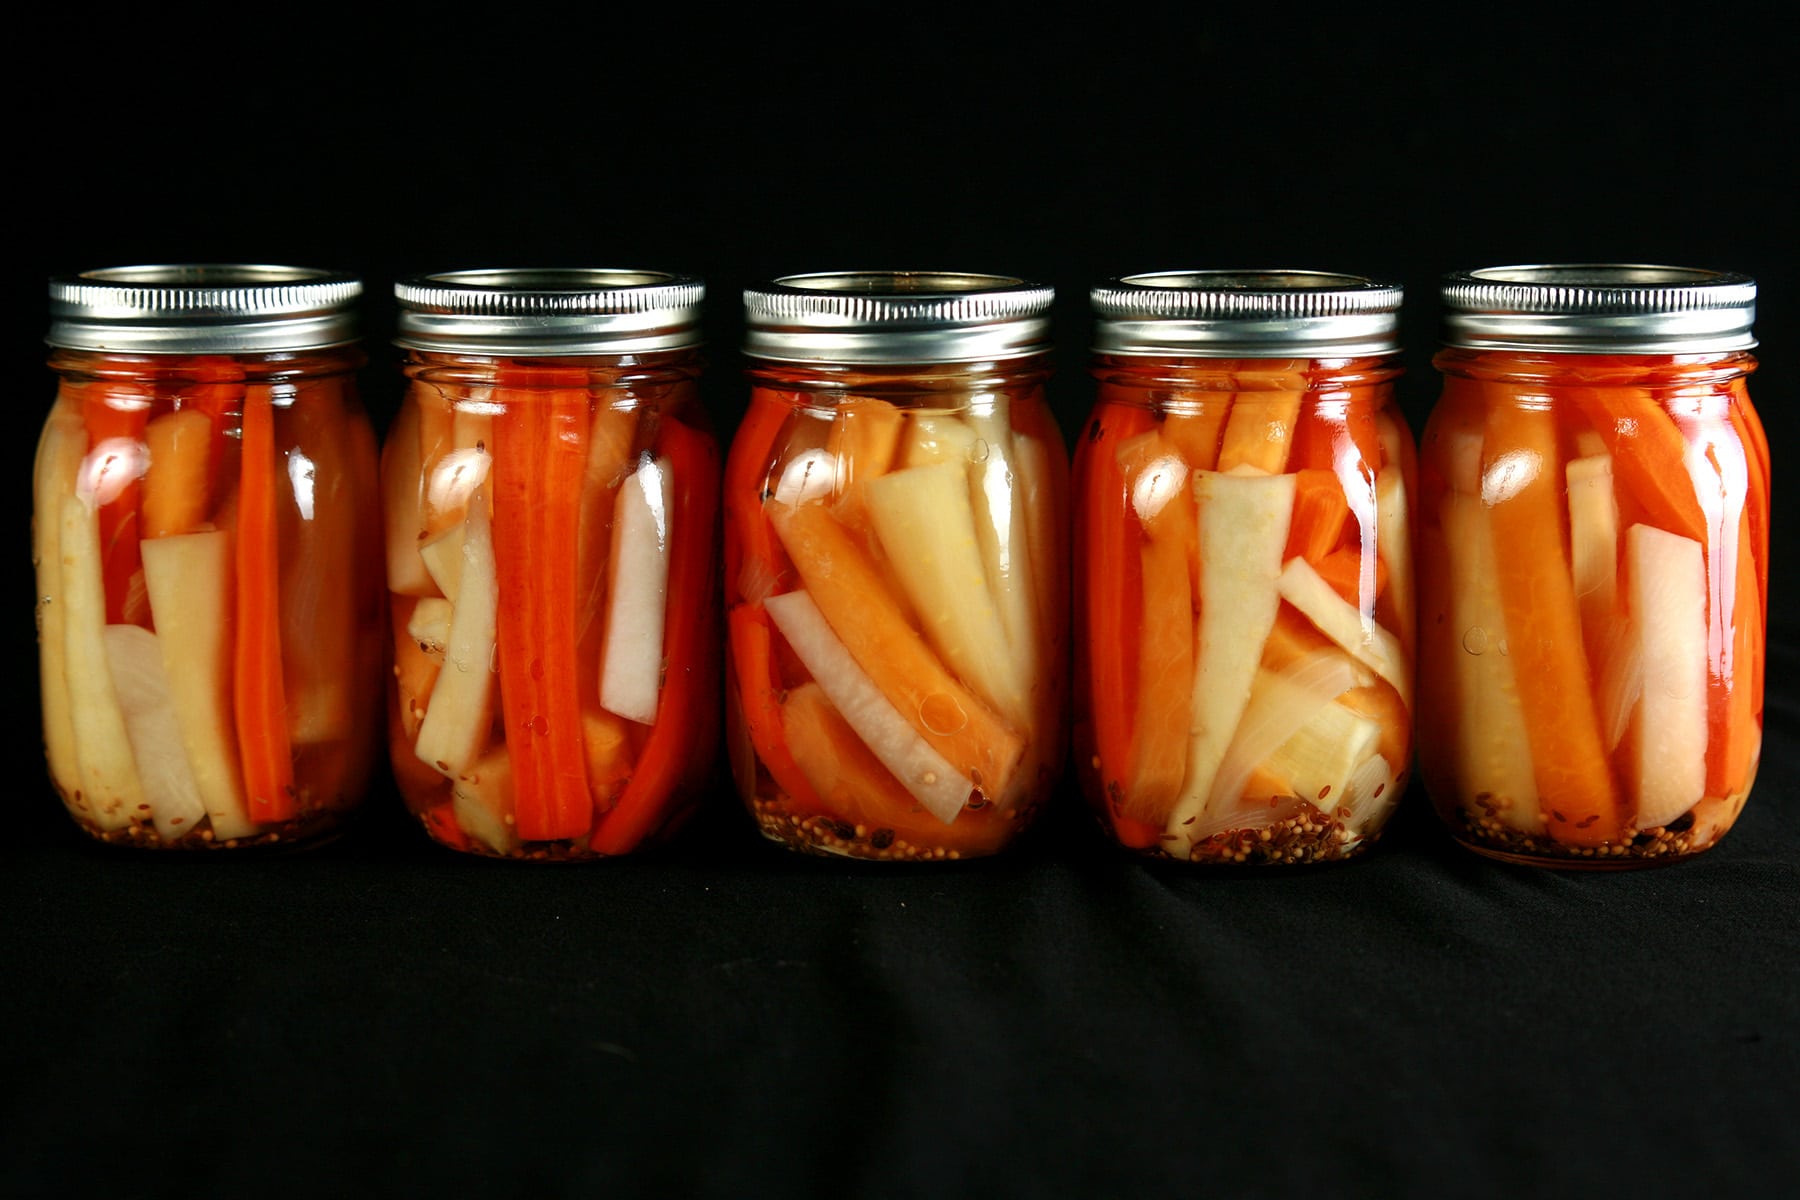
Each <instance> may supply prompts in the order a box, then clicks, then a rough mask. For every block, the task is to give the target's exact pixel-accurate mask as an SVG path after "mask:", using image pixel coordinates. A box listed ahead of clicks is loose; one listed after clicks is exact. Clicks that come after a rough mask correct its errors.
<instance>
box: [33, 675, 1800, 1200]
mask: <svg viewBox="0 0 1800 1200" xmlns="http://www.w3.org/2000/svg"><path fill="white" fill-rule="evenodd" d="M1772 665H1773V669H1772V671H1771V678H1772V679H1774V680H1776V681H1783V680H1786V679H1791V678H1792V677H1793V673H1794V668H1795V667H1796V666H1797V665H1800V663H1797V662H1796V656H1795V654H1794V651H1793V650H1792V648H1791V647H1786V646H1784V647H1780V648H1778V653H1777V657H1776V659H1775V661H1774V663H1773V664H1772ZM1771 700H1772V702H1771V704H1770V707H1769V737H1768V741H1767V743H1766V745H1765V749H1764V760H1763V761H1764V766H1763V770H1762V775H1761V778H1760V780H1759V783H1758V786H1757V790H1756V792H1755V793H1754V794H1753V796H1752V800H1751V803H1750V804H1749V806H1748V807H1747V809H1746V811H1745V813H1744V815H1743V817H1742V818H1741V820H1740V822H1739V825H1738V827H1737V828H1736V829H1735V830H1734V831H1733V832H1732V833H1731V834H1730V836H1729V837H1728V838H1727V839H1726V840H1725V841H1724V842H1722V843H1721V844H1720V845H1719V846H1718V847H1717V848H1715V849H1714V850H1712V851H1710V852H1708V853H1707V854H1705V855H1703V856H1701V857H1700V858H1697V859H1695V860H1693V861H1691V862H1689V863H1685V864H1680V865H1676V866H1670V867H1658V868H1652V869H1646V870H1640V871H1634V872H1629V873H1602V874H1582V873H1563V872H1553V871H1545V870H1534V869H1530V868H1523V867H1512V866H1505V865H1501V864H1496V863H1491V862H1488V861H1486V860H1484V859H1481V858H1478V857H1476V856H1474V855H1472V854H1470V853H1468V852H1466V851H1464V850H1462V849H1461V848H1459V847H1457V846H1455V845H1453V844H1452V843H1450V842H1449V840H1448V838H1447V837H1446V836H1445V835H1444V834H1443V833H1442V832H1441V831H1440V829H1439V827H1438V826H1437V824H1436V818H1435V816H1434V815H1433V814H1432V813H1431V812H1430V811H1429V810H1428V808H1426V807H1425V805H1424V802H1423V798H1422V797H1421V796H1419V795H1418V794H1417V792H1416V791H1415V792H1414V793H1413V794H1411V795H1409V796H1408V797H1407V799H1406V801H1405V803H1404V804H1403V807H1402V808H1401V810H1400V812H1399V813H1398V815H1397V816H1396V818H1395V821H1394V823H1393V825H1392V826H1391V827H1390V830H1389V835H1388V836H1387V837H1386V838H1385V839H1384V840H1383V841H1382V842H1381V843H1379V844H1378V845H1377V846H1376V847H1375V849H1374V850H1373V851H1372V852H1371V853H1370V854H1369V855H1368V856H1367V857H1366V858H1364V859H1363V860H1361V861H1357V862H1353V863H1347V864H1339V865H1333V866H1324V867H1312V868H1295V869H1289V870H1278V869H1264V870H1258V871H1245V872H1229V871H1202V870H1191V869H1182V868H1179V867H1176V866H1173V865H1166V866H1159V865H1154V864H1146V863H1143V862H1141V861H1139V860H1137V859H1135V858H1131V857H1128V856H1126V855H1124V854H1122V853H1119V852H1115V851H1112V850H1111V849H1109V848H1108V847H1107V846H1106V845H1105V844H1104V843H1103V842H1102V841H1101V839H1100V838H1099V836H1098V834H1097V832H1096V830H1095V829H1094V827H1093V826H1092V825H1091V823H1090V822H1089V820H1088V818H1087V815H1086V813H1085V811H1084V810H1081V809H1080V808H1079V805H1078V803H1077V801H1076V799H1075V797H1074V796H1073V795H1072V794H1070V793H1067V792H1065V793H1063V794H1061V795H1059V797H1058V800H1059V803H1058V804H1057V805H1056V806H1055V807H1054V808H1053V809H1052V810H1051V811H1050V812H1049V813H1048V814H1047V815H1046V818H1045V819H1044V821H1043V822H1042V824H1041V825H1040V826H1039V827H1038V828H1037V829H1035V830H1034V831H1033V832H1032V833H1031V834H1030V835H1028V836H1027V837H1025V838H1024V839H1023V840H1022V841H1021V842H1020V843H1019V844H1018V845H1017V846H1016V848H1015V850H1014V851H1013V852H1012V853H1010V854H1007V855H1004V856H1001V857H997V858H994V859H989V860H986V861H981V862H967V863H960V864H944V865H941V866H929V867H897V866H878V865H863V864H852V863H842V862H838V861H834V860H824V859H814V858H808V857H804V856H800V855H796V854H793V853H791V852H788V851H786V850H783V849H781V848H779V847H776V846H774V845H772V844H768V843H764V842H763V841H762V840H761V839H760V837H759V836H758V835H756V833H755V832H754V830H753V828H752V826H751V824H750V821H749V819H748V817H747V816H746V815H745V814H744V813H743V811H742V810H741V809H740V808H738V807H737V805H736V802H735V799H734V798H733V797H731V796H730V795H729V794H728V793H726V792H724V791H721V792H720V793H718V795H717V796H716V797H715V798H714V802H713V803H712V804H711V805H710V806H709V807H708V808H707V809H706V810H705V811H704V812H703V813H702V815H701V816H700V818H699V819H698V820H697V822H696V823H695V824H694V825H692V826H690V827H689V828H688V829H687V830H686V831H685V833H684V835H683V836H682V837H681V838H679V839H678V840H677V841H676V842H674V843H673V844H672V845H670V846H669V847H668V848H666V849H665V850H663V851H661V852H658V853H655V854H651V855H647V856H645V857H643V858H642V859H637V860H620V861H615V862H609V863H604V864H597V865H591V866H559V867H532V866H523V865H516V864H505V863H491V862H487V861H484V860H475V859H471V858H467V857H464V856H461V855H457V854H455V853H453V852H451V851H448V850H444V849H441V848H438V847H437V846H435V845H434V844H432V843H430V842H429V841H428V840H427V839H426V837H425V835H424V834H423V832H422V831H420V830H418V829H417V828H416V827H413V826H412V825H411V824H410V823H409V822H408V821H407V820H406V819H405V818H404V817H402V816H401V815H400V814H399V804H398V800H397V798H395V797H394V796H393V795H391V794H382V795H377V796H376V797H374V803H373V805H372V808H371V811H370V812H369V813H368V814H367V817H366V819H365V820H364V821H363V822H362V823H361V824H360V825H359V826H358V827H356V828H355V829H353V830H352V831H351V832H350V833H349V834H347V835H346V836H344V837H343V838H341V839H340V840H338V841H337V842H335V843H334V844H331V845H328V846H325V847H321V848H319V849H317V850H315V851H313V852H310V853H305V854H292V855H288V856H285V857H264V858H253V859H252V858H242V859H237V860H233V861H222V860H221V858H220V856H208V857H207V858H206V859H205V860H203V861H194V860H187V859H176V858H171V857H169V856H155V855H133V854H130V853H128V852H121V851H112V850H109V849H107V848H105V847H100V846H97V845H93V844H90V843H89V842H88V841H87V840H86V839H85V837H84V836H83V835H81V834H79V833H78V832H77V831H76V830H75V829H74V827H73V826H72V825H71V824H69V823H68V822H67V821H66V820H65V819H64V818H62V816H61V814H60V813H57V812H53V811H51V810H52V809H53V808H54V803H53V802H52V801H50V800H49V798H48V797H47V796H46V795H43V794H25V795H21V796H20V797H18V798H19V800H20V801H21V804H20V805H19V806H18V808H19V815H18V820H19V823H20V824H19V827H18V828H17V830H16V835H15V836H12V837H9V838H8V839H6V844H5V849H4V860H3V861H0V881H3V882H0V895H3V896H4V905H5V911H6V913H7V924H6V934H5V939H4V942H3V943H0V953H3V955H4V962H5V963H6V970H7V975H8V978H9V979H10V981H11V983H10V984H9V986H8V987H7V988H6V989H5V992H4V997H3V999H0V1029H3V1030H5V1035H4V1039H3V1042H0V1044H3V1045H4V1063H3V1067H4V1072H5V1077H6V1079H7V1084H6V1086H5V1090H4V1095H5V1107H4V1112H3V1115H0V1129H3V1130H4V1132H3V1134H0V1139H3V1142H4V1146H5V1155H4V1158H3V1159H0V1185H4V1187H5V1188H6V1190H8V1191H10V1192H12V1193H14V1194H74V1193H76V1192H78V1191H83V1190H96V1191H98V1190H104V1191H108V1192H112V1193H114V1194H133V1195H137V1194H142V1195H191V1194H199V1193H205V1194H221V1195H230V1194H246V1193H263V1192H265V1191H273V1192H276V1193H279V1194H319V1193H321V1192H324V1191H328V1190H333V1189H336V1188H339V1187H346V1186H347V1187H349V1188H350V1189H351V1190H353V1191H356V1192H360V1193H364V1194H373V1193H376V1192H384V1191H388V1190H397V1191H408V1192H415V1193H416V1192H440V1193H444V1194H469V1193H481V1194H513V1195H596V1194H606V1195H615V1194H628V1195H665V1194H678V1195H711V1196H734V1195H743V1194H762V1193H768V1192H776V1193H784V1194H806V1195H834V1194H844V1195H864V1196H889V1195H893V1196H920V1195H985V1194H997V1195H1045V1194H1056V1195H1094V1196H1130V1195H1142V1194H1170V1193H1175V1194H1208V1195H1359V1196H1392V1195H1409V1196H1418V1195H1533V1196H1541V1195H1582V1194H1590V1193H1602V1192H1606V1193H1611V1192H1613V1191H1615V1190H1616V1191H1618V1192H1619V1193H1621V1194H1625V1193H1629V1192H1635V1193H1636V1194H1639V1195H1675V1194H1692V1193H1693V1192H1696V1191H1702V1190H1704V1191H1706V1192H1709V1193H1712V1194H1724V1195H1757V1194H1779V1191H1778V1190H1775V1188H1776V1183H1777V1181H1780V1180H1783V1179H1791V1178H1793V1176H1794V1172H1795V1171H1796V1169H1797V1168H1800V1133H1797V1131H1796V1126H1795V1123H1794V1122H1793V1121H1792V1120H1790V1119H1789V1117H1790V1110H1791V1108H1792V1106H1793V1105H1794V1104H1795V1103H1796V1102H1797V1101H1800V969H1797V966H1796V964H1800V867H1797V866H1796V862H1797V861H1800V830H1797V828H1796V820H1795V813H1796V805H1795V800H1796V787H1797V786H1800V781H1797V780H1796V778H1795V771H1794V769H1793V767H1792V765H1791V764H1792V763H1793V761H1794V750H1795V739H1796V731H1797V729H1800V725H1797V722H1796V717H1797V715H1800V713H1797V710H1796V700H1795V697H1794V695H1793V694H1792V690H1791V689H1786V688H1784V689H1783V690H1782V691H1780V692H1778V693H1777V694H1776V695H1774V696H1773V697H1772V698H1771Z"/></svg>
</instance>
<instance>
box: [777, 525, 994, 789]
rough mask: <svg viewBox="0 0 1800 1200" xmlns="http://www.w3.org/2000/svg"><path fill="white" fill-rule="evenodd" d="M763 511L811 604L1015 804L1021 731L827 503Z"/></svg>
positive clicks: (914, 718)
mask: <svg viewBox="0 0 1800 1200" xmlns="http://www.w3.org/2000/svg"><path fill="white" fill-rule="evenodd" d="M765 508H766V509H767V511H768V514H769V520H770V521H771V522H772V523H773V524H774V526H775V530H776V533H777V534H778V535H779V536H780V538H781V541H782V545H783V546H785V547H786V549H787V552H788V557H789V558H790V559H792V560H793V563H794V565H795V567H796V568H797V569H798V570H799V572H800V577H801V579H802V580H804V581H805V585H806V590H807V592H808V594H809V595H810V597H811V602H812V603H816V604H817V606H818V608H819V610H820V611H821V612H822V613H824V615H825V619H826V621H827V622H829V624H830V629H831V631H832V632H834V633H835V635H836V639H842V644H843V645H844V646H846V647H847V648H848V650H849V653H850V655H851V657H852V658H853V659H854V660H855V662H856V663H857V665H858V666H859V668H860V670H861V671H862V672H865V673H866V674H867V675H868V677H869V678H870V679H872V680H873V681H874V683H875V685H876V687H878V688H879V689H880V691H881V693H882V695H884V696H885V697H887V699H888V702H889V703H890V704H891V705H892V706H893V707H894V708H895V709H896V710H898V711H899V712H900V713H901V714H902V715H903V717H904V719H905V720H906V721H907V722H908V723H909V724H910V725H911V727H913V728H914V729H916V730H917V731H918V733H919V735H920V736H921V737H922V738H923V739H924V740H925V741H926V742H927V743H929V744H930V745H931V746H932V747H933V748H935V750H936V751H937V753H939V754H941V755H942V756H943V757H944V758H945V759H947V760H949V761H950V762H951V763H952V764H954V766H955V769H956V773H958V774H960V775H963V776H966V777H967V778H969V779H975V778H977V777H979V783H980V786H981V788H982V790H983V791H984V792H985V793H986V794H987V796H988V798H989V799H991V800H995V801H997V802H999V803H1000V804H1002V805H1003V806H1006V805H1009V804H1010V799H1011V786H1012V784H1013V781H1014V776H1015V773H1016V769H1017V767H1018V763H1019V759H1020V756H1021V754H1022V753H1023V751H1024V741H1023V739H1022V738H1021V736H1020V735H1019V734H1018V733H1016V732H1015V731H1014V730H1013V729H1012V728H1010V727H1009V726H1008V725H1007V724H1006V722H1005V721H1004V720H1003V719H1002V718H1001V717H999V716H998V715H997V714H996V713H994V711H993V710H992V709H990V708H988V706H987V705H986V704H985V703H983V702H982V701H981V700H980V699H979V698H978V697H977V696H976V695H975V694H974V693H973V692H971V691H970V690H969V689H968V688H967V687H965V686H963V684H962V683H960V682H959V681H958V680H957V679H956V678H955V677H954V676H952V675H951V674H950V672H949V671H947V670H946V669H945V668H944V665H943V663H942V662H941V661H939V659H938V657H937V656H936V655H935V654H933V653H932V651H931V648H930V647H929V646H927V645H926V644H925V640H924V639H923V638H922V637H921V636H920V635H919V634H918V632H917V631H915V630H914V629H913V627H912V626H911V625H910V624H908V622H907V620H906V617H905V616H904V614H903V611H902V609H901V607H900V602H899V600H898V599H897V598H896V597H895V596H893V595H892V594H891V593H889V592H888V591H887V589H886V586H885V585H884V584H883V582H882V579H881V575H880V572H879V571H878V570H877V569H876V568H875V565H874V564H873V563H872V562H871V561H870V560H869V558H868V556H867V555H865V554H864V553H863V551H862V549H861V547H860V546H859V545H858V544H857V543H856V541H855V539H854V538H852V537H851V535H850V534H849V533H848V532H846V531H845V530H844V528H843V527H842V526H841V525H839V524H838V523H837V521H835V520H834V519H833V518H832V516H831V514H830V513H829V512H828V511H827V510H826V509H825V508H824V506H822V505H817V504H803V505H800V506H799V507H797V508H788V507H787V506H785V505H783V504H781V503H779V502H777V501H770V502H768V503H767V504H766V505H765ZM765 603H766V602H765ZM834 640H835V639H834ZM795 649H796V651H797V650H798V647H795ZM802 657H804V656H802ZM809 667H810V664H809ZM821 682H823V681H822V680H821ZM826 691H827V693H828V694H829V693H830V691H831V689H830V688H829V687H828V688H827V689H826ZM834 699H835V697H834ZM845 715H846V717H848V715H849V714H848V713H846V714H845ZM853 724H854V722H853ZM965 799H966V796H965Z"/></svg>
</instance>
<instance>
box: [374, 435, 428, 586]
mask: <svg viewBox="0 0 1800 1200" xmlns="http://www.w3.org/2000/svg"><path fill="white" fill-rule="evenodd" d="M425 484H426V478H425V472H424V470H423V468H422V465H421V463H420V460H419V406H418V404H417V403H416V402H414V401H410V400H409V401H408V403H406V404H403V405H402V406H401V408H400V412H399V413H398V415H396V416H395V417H394V423H393V424H392V425H391V426H390V427H389V428H388V431H387V438H386V440H385V443H384V444H383V446H382V449H381V492H382V497H381V512H382V523H383V529H384V531H385V536H386V546H387V585H388V590H389V591H391V592H397V593H399V594H400V595H403V596H436V595H439V594H440V593H439V589H438V587H437V585H436V584H435V583H433V582H432V579H431V574H430V572H429V571H427V570H426V568H425V562H424V560H423V559H421V558H420V557H419V539H420V538H422V537H424V536H425V524H426V515H425Z"/></svg>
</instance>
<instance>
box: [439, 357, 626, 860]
mask: <svg viewBox="0 0 1800 1200" xmlns="http://www.w3.org/2000/svg"><path fill="white" fill-rule="evenodd" d="M534 379H535V377H534V375H533V374H532V372H531V371H530V370H527V369H523V368H510V369H509V370H508V371H507V372H506V373H504V374H503V375H502V381H503V382H504V383H506V384H508V385H509V386H508V387H507V388H504V389H496V396H500V395H502V394H504V395H505V397H506V403H505V407H506V410H507V411H506V419H505V420H502V421H495V422H494V423H493V429H492V439H493V440H492V441H491V442H488V443H487V445H488V448H489V449H490V450H491V451H492V453H493V457H494V467H493V496H492V497H491V504H492V506H493V510H494V525H493V533H494V563H495V569H496V572H497V574H498V576H499V581H500V606H501V612H502V613H503V614H504V617H505V619H504V620H502V621H501V622H500V627H499V663H500V676H501V688H500V698H501V703H502V707H503V709H504V711H505V716H506V744H507V748H508V749H509V750H510V751H511V753H512V767H513V784H514V807H515V811H516V815H517V817H518V832H519V837H520V838H521V839H523V840H525V841H528V842H537V841H549V840H557V839H562V838H576V837H582V836H584V835H585V834H587V833H588V832H589V830H590V828H591V827H592V825H593V818H594V803H593V798H592V796H591V795H590V794H589V792H588V783H587V762H586V757H587V755H586V749H585V747H584V745H583V742H582V736H581V685H580V681H579V677H578V676H579V672H580V669H581V668H580V664H579V663H578V661H577V657H576V641H575V608H576V603H577V600H578V594H577V593H578V589H577V585H576V580H575V566H576V562H577V559H578V557H579V545H578V542H579V536H580V535H579V525H580V506H581V483H582V479H583V477H584V476H585V475H586V471H587V435H588V397H587V392H586V391H585V390H577V389H564V388H554V389H547V388H540V387H534ZM528 389H529V390H528ZM468 536H469V535H468V534H466V533H465V534H464V554H465V557H466V555H467V550H468V547H467V538H468ZM468 572H469V564H468V563H467V562H465V563H464V565H463V576H464V581H463V586H464V587H465V588H467V586H468ZM438 686H439V688H442V687H443V682H442V680H441V679H440V681H439V684H438ZM434 707H435V704H434Z"/></svg>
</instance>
